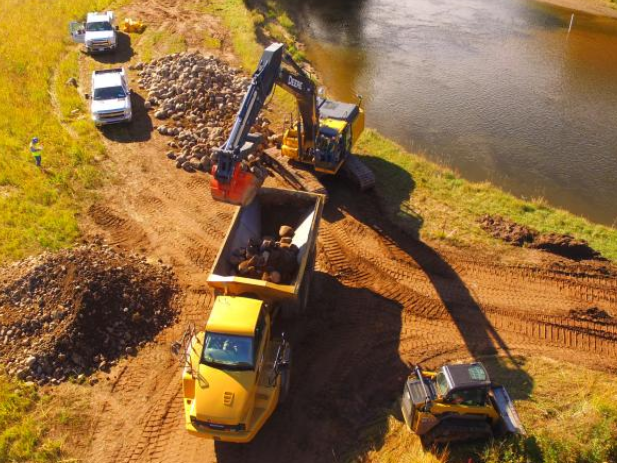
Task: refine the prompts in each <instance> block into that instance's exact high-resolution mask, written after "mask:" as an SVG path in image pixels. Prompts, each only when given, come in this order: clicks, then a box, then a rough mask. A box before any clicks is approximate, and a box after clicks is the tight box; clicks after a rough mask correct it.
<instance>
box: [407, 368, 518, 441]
mask: <svg viewBox="0 0 617 463" xmlns="http://www.w3.org/2000/svg"><path fill="white" fill-rule="evenodd" d="M401 412H402V413H403V418H404V419H405V423H406V424H407V426H408V427H409V428H410V429H411V430H412V431H413V432H415V433H416V434H417V435H418V436H420V438H421V439H422V442H423V444H424V445H425V446H431V445H433V444H449V443H452V442H463V441H470V440H478V439H490V438H491V437H493V436H499V435H503V434H508V433H510V434H522V435H524V434H525V429H524V428H523V425H522V423H521V420H520V419H519V417H518V414H517V412H516V409H515V408H514V404H513V402H512V400H511V399H510V396H509V395H508V392H507V391H506V389H505V388H504V387H503V386H499V385H496V384H494V383H493V382H492V381H491V379H490V377H489V375H488V372H487V371H486V368H485V367H484V365H482V363H479V362H475V363H465V364H449V365H444V366H442V367H441V368H440V369H439V370H438V371H436V372H432V371H424V370H422V369H421V368H420V367H419V366H415V367H414V370H413V373H412V374H411V375H410V376H409V378H408V379H407V381H406V382H405V386H404V389H403V397H402V400H401Z"/></svg>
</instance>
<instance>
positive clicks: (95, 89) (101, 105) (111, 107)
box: [90, 68, 133, 125]
mask: <svg viewBox="0 0 617 463" xmlns="http://www.w3.org/2000/svg"><path fill="white" fill-rule="evenodd" d="M90 99H91V104H90V112H91V114H92V120H93V121H94V123H95V125H107V124H119V123H122V122H131V120H132V118H133V107H132V105H131V90H130V89H129V85H128V80H127V78H126V73H125V72H124V68H117V69H106V70H103V71H94V72H93V73H92V93H91V95H90Z"/></svg>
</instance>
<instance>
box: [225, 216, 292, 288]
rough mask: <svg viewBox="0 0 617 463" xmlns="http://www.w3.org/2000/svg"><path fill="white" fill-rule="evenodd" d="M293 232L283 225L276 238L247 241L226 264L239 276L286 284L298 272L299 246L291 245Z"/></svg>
mask: <svg viewBox="0 0 617 463" xmlns="http://www.w3.org/2000/svg"><path fill="white" fill-rule="evenodd" d="M293 237H294V229H293V228H291V227H290V226H288V225H283V226H282V227H281V228H280V229H279V239H278V240H275V239H274V237H272V236H264V237H263V238H262V240H261V242H259V241H255V240H253V239H250V240H249V241H248V243H247V245H246V247H242V248H237V249H235V250H233V252H232V254H231V256H230V258H229V263H230V264H231V265H232V266H233V267H234V270H235V273H236V274H237V275H239V276H243V277H247V278H254V279H258V280H264V281H270V282H272V283H281V284H289V283H291V282H292V280H293V277H294V276H295V274H296V271H297V270H298V252H299V249H298V246H296V245H295V244H293V243H292V240H293Z"/></svg>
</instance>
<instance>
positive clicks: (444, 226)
mask: <svg viewBox="0 0 617 463" xmlns="http://www.w3.org/2000/svg"><path fill="white" fill-rule="evenodd" d="M356 151H358V152H359V154H361V157H362V159H363V161H364V162H365V163H366V164H367V165H368V166H369V167H370V168H371V169H373V170H374V171H375V173H376V175H377V186H376V192H377V195H378V197H379V200H380V202H381V204H382V207H383V208H384V210H385V212H386V213H387V214H388V215H389V217H390V218H391V219H393V220H394V221H396V222H397V223H399V224H401V225H402V226H403V227H406V228H408V229H409V230H410V231H412V232H413V233H418V234H419V235H420V236H421V237H422V238H425V239H431V240H446V241H448V242H450V243H452V244H458V245H468V244H488V245H498V244H499V243H498V242H497V241H496V240H495V239H493V238H491V237H490V236H489V235H488V234H487V233H486V232H484V231H483V230H482V229H481V228H480V227H479V226H478V224H477V223H476V220H477V219H478V218H479V217H481V216H482V215H484V214H499V215H502V216H504V217H506V218H509V219H511V220H513V221H515V222H517V223H520V224H524V225H527V226H530V227H533V228H535V229H537V230H539V231H541V232H556V233H564V234H571V235H573V236H575V237H577V238H581V239H584V240H587V241H588V242H589V243H590V244H591V246H593V247H594V249H596V250H598V251H600V252H601V253H602V255H604V256H605V257H607V258H609V259H611V260H617V230H615V229H614V228H611V227H606V226H603V225H596V224H593V223H591V222H589V221H588V220H586V219H584V218H581V217H578V216H575V215H574V214H571V213H569V212H566V211H563V210H559V209H555V208H552V207H549V206H548V205H547V204H546V203H545V201H543V200H541V199H538V200H533V201H524V200H521V199H518V198H516V197H515V196H513V195H510V194H508V193H505V192H504V191H502V190H500V189H498V188H496V187H495V186H493V185H491V184H490V183H488V182H484V183H473V182H469V181H466V180H464V179H462V178H461V177H460V176H458V175H457V174H456V173H455V172H453V171H452V170H450V169H447V168H445V167H441V166H438V165H436V164H434V163H432V162H430V161H427V160H426V159H424V158H423V157H421V156H418V155H415V154H412V153H409V152H407V151H405V149H403V148H402V147H401V146H399V145H397V144H396V143H394V142H392V141H390V140H388V139H386V138H385V137H383V136H381V135H380V134H379V133H377V132H376V131H374V130H367V131H366V132H365V133H364V135H363V136H362V138H361V139H360V140H359V142H358V144H357V145H356Z"/></svg>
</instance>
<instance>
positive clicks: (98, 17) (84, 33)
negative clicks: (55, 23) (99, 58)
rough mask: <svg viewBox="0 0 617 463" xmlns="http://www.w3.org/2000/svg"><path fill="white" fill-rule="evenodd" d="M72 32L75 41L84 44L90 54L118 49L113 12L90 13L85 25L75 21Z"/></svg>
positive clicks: (72, 24)
mask: <svg viewBox="0 0 617 463" xmlns="http://www.w3.org/2000/svg"><path fill="white" fill-rule="evenodd" d="M70 30H71V37H73V41H75V42H77V43H83V44H84V45H85V47H86V50H87V51H88V53H100V52H106V51H114V50H115V49H116V48H117V47H118V33H117V32H116V30H117V27H116V26H114V13H113V11H106V12H105V13H98V12H94V13H88V15H87V16H86V22H85V23H82V22H76V21H73V22H72V23H71V25H70Z"/></svg>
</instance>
